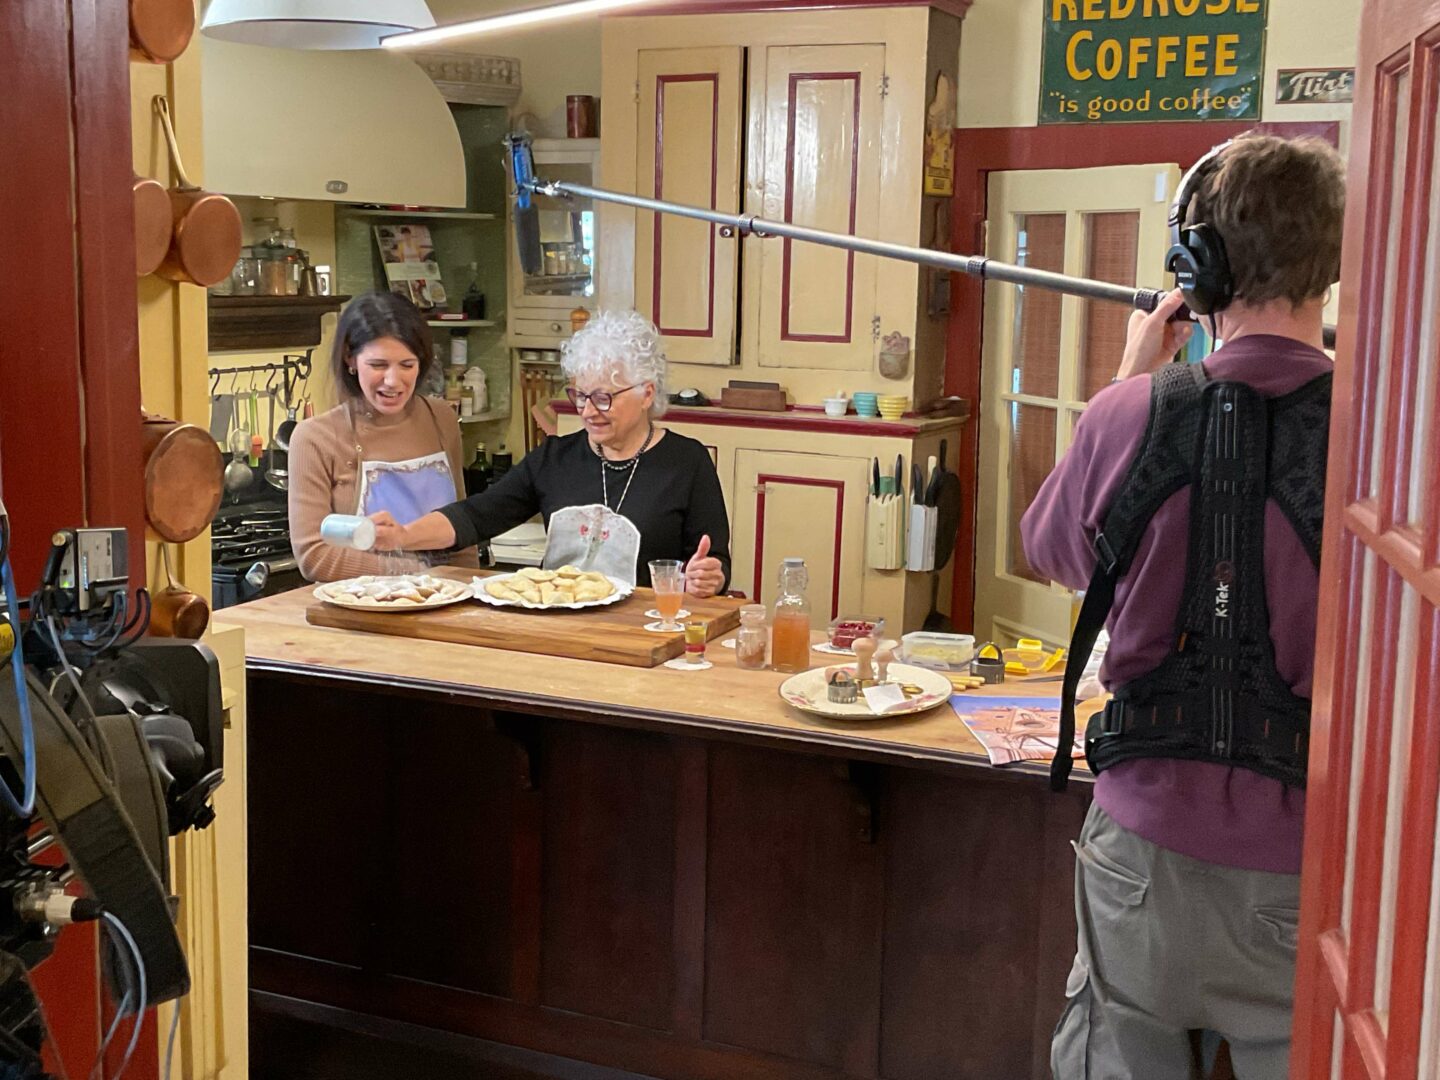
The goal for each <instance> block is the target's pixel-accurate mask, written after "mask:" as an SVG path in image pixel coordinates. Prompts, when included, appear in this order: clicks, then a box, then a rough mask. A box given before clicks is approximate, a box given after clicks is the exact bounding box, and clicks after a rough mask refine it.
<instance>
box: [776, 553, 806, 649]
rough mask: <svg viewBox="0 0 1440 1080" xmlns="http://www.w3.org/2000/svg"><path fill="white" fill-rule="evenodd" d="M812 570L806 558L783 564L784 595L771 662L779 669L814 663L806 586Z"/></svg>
mask: <svg viewBox="0 0 1440 1080" xmlns="http://www.w3.org/2000/svg"><path fill="white" fill-rule="evenodd" d="M809 584H810V573H809V571H807V570H806V569H805V560H804V559H786V560H785V561H784V563H783V564H781V566H780V599H778V600H776V601H775V618H774V620H773V621H772V622H771V624H770V666H771V667H773V668H774V669H775V670H776V671H804V670H806V669H807V668H808V667H809V666H810V601H809V600H808V599H807V598H806V596H805V589H806V588H807V587H808V586H809Z"/></svg>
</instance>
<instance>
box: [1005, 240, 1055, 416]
mask: <svg viewBox="0 0 1440 1080" xmlns="http://www.w3.org/2000/svg"><path fill="white" fill-rule="evenodd" d="M1015 225H1016V241H1015V262H1016V263H1017V264H1019V265H1020V266H1033V267H1035V268H1036V269H1038V270H1053V271H1055V272H1056V273H1057V274H1058V273H1063V272H1064V270H1065V215H1064V214H1020V215H1018V217H1017V219H1016V222H1015ZM1016 292H1017V293H1018V294H1019V295H1018V297H1017V298H1016V301H1015V351H1014V357H1015V359H1014V364H1015V368H1014V370H1013V371H1012V373H1011V379H1010V390H1011V392H1012V393H1016V394H1034V395H1036V396H1037V397H1047V398H1053V397H1055V396H1056V395H1057V394H1058V393H1059V392H1060V304H1061V296H1060V294H1059V293H1057V292H1050V291H1048V290H1045V289H1027V288H1025V287H1023V286H1021V287H1018V288H1017V289H1016Z"/></svg>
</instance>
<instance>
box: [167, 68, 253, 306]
mask: <svg viewBox="0 0 1440 1080" xmlns="http://www.w3.org/2000/svg"><path fill="white" fill-rule="evenodd" d="M154 105H155V112H156V113H157V114H158V115H159V117H160V124H161V126H162V127H163V128H164V129H165V141H166V142H167V143H168V144H169V145H170V160H171V162H172V163H173V164H174V166H175V176H176V177H177V178H178V180H179V184H178V186H176V187H173V188H171V189H170V193H169V194H170V211H171V221H172V222H173V224H174V229H175V235H174V238H173V239H172V240H171V242H170V250H169V251H168V252H167V253H166V255H165V258H164V260H163V261H162V262H161V263H160V266H159V267H158V268H157V269H156V271H155V272H156V273H157V274H159V275H160V276H161V277H163V278H168V279H169V280H171V281H179V282H182V283H186V284H190V285H214V284H215V283H216V282H219V281H223V280H224V279H225V278H227V277H229V276H230V272H231V271H232V270H233V269H234V268H235V260H237V259H238V258H240V246H241V227H240V211H239V210H237V209H236V208H235V204H234V203H233V202H231V201H230V200H229V199H227V198H226V197H225V196H224V195H217V194H215V193H214V192H210V191H203V190H201V189H200V188H199V187H197V186H196V185H194V184H192V183H191V182H190V178H189V177H188V176H186V175H185V166H184V165H183V164H181V162H180V147H179V145H178V144H177V143H176V142H175V128H174V125H172V124H171V122H170V103H169V102H168V101H167V100H166V99H165V95H163V94H156V95H155V99H154Z"/></svg>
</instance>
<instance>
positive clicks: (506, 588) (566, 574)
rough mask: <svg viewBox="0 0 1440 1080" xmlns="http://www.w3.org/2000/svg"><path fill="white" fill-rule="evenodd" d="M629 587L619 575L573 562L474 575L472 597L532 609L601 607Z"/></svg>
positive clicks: (507, 605) (494, 603) (483, 601)
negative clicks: (476, 576)
mask: <svg viewBox="0 0 1440 1080" xmlns="http://www.w3.org/2000/svg"><path fill="white" fill-rule="evenodd" d="M633 591H634V590H633V588H632V587H631V586H630V585H627V584H626V583H625V582H623V581H621V580H620V579H619V578H612V577H607V576H606V575H604V574H602V573H600V572H599V571H598V570H579V569H577V568H576V567H573V566H561V567H558V568H557V569H555V570H541V569H538V568H537V567H533V566H527V567H526V568H525V569H524V570H521V571H519V572H518V573H514V574H497V575H495V576H494V577H487V578H476V579H475V585H474V595H475V599H476V600H479V601H481V602H482V603H486V604H493V605H494V606H495V607H523V608H529V609H531V610H535V611H546V610H551V609H556V608H569V609H572V610H576V609H579V608H588V607H601V606H603V605H605V604H613V603H615V602H616V601H617V600H624V599H625V597H627V596H629V595H630V593H631V592H633Z"/></svg>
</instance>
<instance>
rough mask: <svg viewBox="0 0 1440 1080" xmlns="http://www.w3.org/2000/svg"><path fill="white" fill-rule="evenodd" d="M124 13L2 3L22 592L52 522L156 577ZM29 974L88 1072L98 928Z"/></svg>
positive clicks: (78, 1066) (6, 342)
mask: <svg viewBox="0 0 1440 1080" xmlns="http://www.w3.org/2000/svg"><path fill="white" fill-rule="evenodd" d="M128 25H129V10H128V5H127V3H126V0H27V2H25V3H21V4H0V62H3V65H4V69H5V71H6V73H7V75H8V76H9V79H10V86H9V92H8V93H7V94H6V95H5V96H4V97H3V98H0V128H3V129H4V130H5V131H7V132H11V133H13V135H14V138H13V139H11V140H10V142H9V144H8V147H7V157H6V163H5V168H4V169H3V170H0V196H3V201H0V205H4V206H5V207H6V208H7V210H9V211H10V212H9V213H8V214H7V219H8V224H7V230H8V233H7V235H8V238H9V240H10V245H9V249H10V251H11V253H12V257H11V258H10V259H7V260H4V261H0V325H3V326H4V327H5V330H6V333H5V336H4V338H3V339H0V378H3V384H4V386H5V391H4V392H3V393H0V432H3V440H0V476H3V479H4V483H5V487H4V500H5V504H6V508H7V510H8V513H9V516H10V520H11V523H12V527H13V530H14V549H13V564H14V570H15V576H16V579H17V583H18V584H19V587H20V590H21V592H22V593H23V592H28V591H29V589H31V588H33V586H34V584H35V582H36V580H37V577H38V575H39V572H40V568H41V563H42V562H43V560H44V556H45V552H46V550H47V549H48V547H49V542H50V541H49V538H50V534H51V533H52V532H54V531H55V530H56V529H59V528H63V527H72V526H76V525H85V524H92V525H106V526H121V527H124V528H125V529H126V531H127V535H128V538H129V548H130V552H131V558H130V578H131V583H132V585H139V584H141V583H143V581H144V578H145V559H144V550H145V548H144V538H145V531H144V517H143V513H144V511H143V489H142V480H141V461H140V453H141V444H140V423H139V420H140V416H139V414H140V365H139V348H138V330H137V316H136V285H135V276H134V266H135V262H134V222H133V209H132V203H131V197H130V176H131V142H130V71H129V55H128V47H129V30H128ZM21 252H24V253H27V255H28V257H27V258H20V257H17V256H18V253H21ZM34 983H35V986H36V990H37V992H38V993H39V995H40V997H41V1000H42V1001H43V1002H44V1004H45V1007H46V1010H47V1018H48V1022H49V1025H50V1028H51V1032H52V1035H53V1038H54V1042H53V1047H54V1048H58V1051H59V1053H60V1054H61V1055H62V1056H63V1058H64V1062H65V1066H66V1068H67V1069H68V1070H69V1074H70V1075H71V1076H78V1075H83V1074H85V1073H88V1072H89V1070H90V1065H91V1062H92V1060H93V1058H94V1055H95V1051H96V1048H97V1046H98V1045H99V1038H100V1031H99V1029H100V1024H101V1021H102V1017H103V1016H104V1012H103V1009H102V1005H101V995H100V989H99V983H98V970H97V961H96V950H95V933H94V930H93V928H92V927H89V926H80V927H71V928H69V929H68V930H66V931H65V932H64V933H63V934H62V935H61V937H60V941H59V943H58V947H57V949H56V951H55V953H54V955H53V956H51V957H50V959H48V960H47V961H45V962H44V963H42V964H41V965H40V966H39V967H38V968H36V970H35V972H34ZM152 1015H153V1014H152ZM151 1023H152V1024H153V1021H152V1022H151ZM127 1028H128V1025H127ZM151 1030H152V1031H153V1026H152V1028H151ZM157 1057H158V1054H157V1051H156V1045H155V1039H154V1038H153V1037H152V1038H142V1039H141V1044H140V1047H139V1049H138V1051H137V1053H136V1058H135V1061H134V1062H133V1063H132V1065H131V1067H130V1070H129V1072H128V1073H127V1075H129V1076H133V1077H136V1078H143V1077H147V1076H148V1077H154V1076H155V1075H156V1074H157V1072H158V1062H157V1061H156V1058H157ZM47 1066H48V1067H51V1068H52V1069H53V1068H54V1067H56V1063H55V1062H54V1061H53V1060H51V1061H49V1062H47ZM111 1068H112V1069H113V1068H114V1064H113V1062H112V1064H111Z"/></svg>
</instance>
